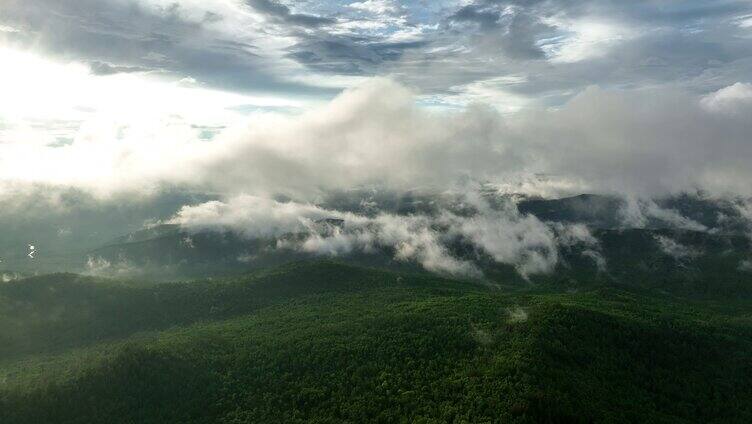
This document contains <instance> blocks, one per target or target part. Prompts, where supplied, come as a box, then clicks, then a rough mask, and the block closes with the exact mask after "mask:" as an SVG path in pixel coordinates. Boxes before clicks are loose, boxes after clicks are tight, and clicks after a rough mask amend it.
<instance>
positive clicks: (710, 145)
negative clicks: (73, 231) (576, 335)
mask: <svg viewBox="0 0 752 424" xmlns="http://www.w3.org/2000/svg"><path fill="white" fill-rule="evenodd" d="M751 37H752V2H750V1H747V0H744V1H738V0H737V1H727V0H721V1H705V0H703V1H700V0H691V1H681V2H680V1H670V0H652V1H635V2H621V1H609V0H600V1H593V0H585V1H569V0H529V1H518V0H517V1H515V0H510V1H501V0H460V1H452V0H440V1H422V0H417V1H413V0H409V1H407V0H406V1H397V0H365V1H328V0H327V1H313V0H305V1H296V2H290V1H284V0H201V1H198V0H185V1H168V0H2V1H1V2H0V61H1V62H2V67H0V92H2V93H3V96H2V98H1V99H0V165H1V167H2V169H1V170H0V180H1V181H2V182H3V185H4V186H5V187H6V191H7V190H8V189H7V187H11V186H12V187H16V188H17V187H19V184H20V185H23V184H50V185H60V186H76V187H84V188H86V189H89V190H92V191H95V192H98V193H100V194H107V193H111V192H117V191H121V190H131V189H134V187H136V186H140V187H154V186H158V185H162V184H168V185H181V184H186V185H191V186H197V187H201V189H202V190H218V191H222V192H224V191H251V192H284V193H296V194H300V193H302V192H308V193H310V192H311V191H316V190H317V189H328V188H342V187H341V186H343V185H345V184H343V183H340V182H338V181H336V180H346V181H347V182H348V183H352V185H358V184H373V183H383V184H386V185H387V186H394V187H399V188H404V187H407V186H410V185H414V186H422V185H425V184H428V183H429V182H431V181H436V180H437V179H438V180H439V182H438V183H437V184H439V185H441V184H449V183H451V182H453V181H457V180H458V179H463V178H465V179H466V178H470V179H474V180H483V181H493V182H496V183H498V184H500V185H504V184H508V183H509V182H510V181H514V182H515V183H514V184H516V186H517V187H520V186H525V185H526V184H528V182H529V181H530V178H531V177H530V176H531V175H532V176H535V175H547V176H549V177H547V178H548V179H547V180H548V181H549V185H554V187H553V188H550V190H548V191H549V192H561V191H562V190H564V191H566V190H569V191H572V192H576V191H583V190H589V191H609V192H620V191H621V192H627V191H628V192H634V193H637V194H649V195H654V194H661V193H666V192H676V191H692V190H705V191H707V190H710V191H713V192H718V193H724V194H728V193H740V194H747V193H742V192H743V191H746V189H745V186H746V184H745V183H744V182H743V181H742V179H743V178H746V177H747V176H749V175H748V174H749V172H748V171H746V169H745V168H746V161H747V160H748V159H750V156H747V154H749V153H750V147H749V144H750V143H749V142H748V140H747V137H746V134H745V132H746V131H747V130H748V129H749V127H748V126H749V124H748V123H747V122H748V119H746V118H747V117H748V115H749V112H750V103H752V100H751V99H752V85H750V83H751V82H752V81H750V77H749V75H752V55H751V54H750V53H751V52H752V42H750V41H751ZM405 117H409V121H407V122H406V121H405V120H406V118H405ZM353 138H357V141H353V140H352V139H353ZM176 168H177V169H176ZM248 168H253V170H251V171H249V173H250V174H253V175H251V176H250V177H249V176H245V175H234V174H236V173H237V174H244V173H246V171H245V170H247V169H248ZM437 168H440V172H437V171H436V169H437ZM186 170H190V172H188V171H186ZM124 175H128V178H124ZM233 175H234V177H233V178H235V179H238V180H240V181H239V182H238V183H230V182H229V181H227V180H229V179H232V178H231V177H229V176H233ZM125 180H128V181H125ZM333 180H334V181H333ZM540 189H541V190H544V191H545V189H544V188H540Z"/></svg>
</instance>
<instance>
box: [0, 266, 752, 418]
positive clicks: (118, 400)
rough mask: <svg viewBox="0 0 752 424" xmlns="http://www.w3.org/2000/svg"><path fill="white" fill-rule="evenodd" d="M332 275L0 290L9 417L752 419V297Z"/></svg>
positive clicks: (324, 271) (2, 412) (2, 397)
mask: <svg viewBox="0 0 752 424" xmlns="http://www.w3.org/2000/svg"><path fill="white" fill-rule="evenodd" d="M714 299H715V300H712V299H710V300H709V299H704V300H703V299H698V298H696V297H693V298H691V299H690V298H687V297H684V296H683V295H681V294H677V293H672V292H671V291H670V290H662V291H661V292H658V291H657V290H654V291H645V290H642V289H626V288H614V287H605V286H602V287H595V286H594V287H588V288H581V289H579V290H574V289H572V288H571V287H570V288H564V287H557V286H556V285H552V284H549V285H534V284H533V285H529V286H527V287H523V288H515V289H511V288H508V287H504V288H502V287H499V286H492V285H482V284H478V283H470V282H462V281H453V280H447V279H441V278H437V277H434V276H430V275H426V274H404V273H394V272H388V271H379V270H375V269H369V268H359V267H354V266H347V265H342V264H337V263H331V262H314V263H299V264H293V265H288V266H285V267H283V268H276V269H273V270H269V271H263V272H258V273H255V274H250V275H246V276H240V277H237V278H233V279H228V280H221V281H204V282H191V283H171V284H151V283H147V282H140V283H133V282H130V283H118V282H111V281H106V280H100V279H92V278H82V277H78V276H74V275H50V276H45V277H36V278H33V279H28V280H21V281H19V282H16V283H8V284H4V285H2V286H0V305H1V306H0V308H1V309H0V320H2V322H1V324H2V325H0V329H2V331H3V333H2V335H1V336H0V337H2V339H3V340H2V344H1V345H2V346H3V350H2V351H1V352H2V353H1V355H2V356H1V357H2V362H1V364H2V365H0V379H2V381H3V385H2V389H0V422H3V423H100V422H101V423H166V422H174V423H214V422H226V423H241V422H242V423H246V422H263V423H269V422H353V423H359V422H426V423H428V422H437V423H443V422H468V423H478V422H718V423H728V422H739V423H744V422H750V420H752V365H750V361H749V357H750V356H751V355H752V313H750V310H752V309H750V306H751V305H750V302H749V301H747V300H743V299H734V298H731V297H729V298H724V299H722V300H718V298H717V297H716V298H714Z"/></svg>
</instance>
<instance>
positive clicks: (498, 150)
mask: <svg viewBox="0 0 752 424" xmlns="http://www.w3.org/2000/svg"><path fill="white" fill-rule="evenodd" d="M700 99H701V97H700V96H696V95H693V94H691V93H687V92H684V91H681V90H675V89H670V90H666V89H654V90H604V89H600V88H595V87H593V88H591V89H589V90H587V91H586V92H584V93H582V94H581V95H579V96H577V97H575V98H574V99H573V100H572V101H570V102H568V103H567V104H565V105H564V106H563V107H561V108H559V109H553V110H551V109H549V110H526V111H521V112H519V113H516V114H513V115H501V114H499V113H498V112H496V111H495V110H493V109H491V108H489V107H484V106H481V105H472V106H469V107H467V108H466V109H464V110H462V111H459V112H453V111H435V110H428V109H425V108H421V107H420V106H418V105H417V104H416V103H415V100H416V97H415V95H414V93H413V92H412V91H411V90H409V89H407V88H405V87H404V86H402V85H400V84H397V83H395V82H394V81H391V80H388V79H381V78H376V79H372V80H369V81H367V82H365V83H364V84H362V85H361V86H359V87H357V88H354V89H349V90H346V91H344V92H343V93H342V94H341V95H340V96H338V97H337V98H335V99H334V100H332V101H331V102H329V103H327V104H324V105H322V106H320V107H318V108H314V109H312V110H309V111H308V112H305V113H302V114H300V115H296V116H284V115H276V114H265V115H261V116H256V117H254V118H252V119H251V120H250V121H249V122H248V123H247V124H244V125H235V126H231V127H229V128H227V129H224V130H221V131H219V132H218V133H216V134H215V135H214V137H213V138H212V141H211V142H210V143H207V142H206V141H205V140H204V139H202V138H201V131H200V130H199V129H197V128H195V127H192V126H190V125H187V123H185V122H180V121H178V122H173V121H166V122H167V125H164V124H159V125H157V126H155V127H153V128H149V130H148V131H133V130H130V129H118V127H111V126H108V125H103V126H102V127H98V126H93V125H92V126H86V127H83V128H82V129H81V130H80V131H79V132H78V134H76V136H75V138H74V141H73V143H72V144H70V145H67V146H62V147H54V148H53V147H46V146H44V145H36V146H34V145H21V144H0V152H2V155H0V164H2V167H1V168H0V179H2V180H4V181H15V182H19V181H26V182H31V183H44V184H56V185H74V186H77V187H84V188H89V189H92V190H94V191H99V192H102V193H107V192H116V191H122V190H136V191H137V190H140V187H151V188H153V187H155V186H159V185H173V186H174V185H179V186H190V187H193V188H195V189H199V190H206V191H212V192H214V191H218V192H223V193H238V192H247V193H251V194H265V195H269V196H273V195H277V194H285V195H288V196H291V197H293V198H298V199H315V198H317V197H319V196H322V195H324V194H325V193H327V192H330V191H332V190H347V189H350V188H353V187H360V186H368V185H375V186H380V187H383V188H388V189H392V190H396V191H404V190H409V189H414V188H421V187H422V188H427V189H433V190H437V191H442V190H445V189H447V188H452V187H453V186H457V184H461V183H462V182H463V181H468V180H470V181H476V182H491V183H497V184H502V185H503V184H506V183H509V182H510V181H515V180H517V179H519V178H523V179H524V177H526V176H530V175H533V174H536V173H537V174H541V173H542V174H544V175H547V176H548V177H547V178H546V182H544V183H543V185H546V184H549V185H550V186H551V187H560V188H562V189H564V190H566V191H568V192H569V193H559V194H579V193H583V192H592V193H616V194H621V195H630V196H633V198H634V199H637V198H648V199H649V198H653V197H659V196H665V195H669V194H672V193H680V192H689V193H693V192H697V191H698V190H700V191H704V192H707V193H709V194H710V195H711V196H714V197H722V196H738V195H742V196H744V195H747V196H748V195H752V192H751V191H750V186H749V184H748V183H747V181H749V179H750V178H752V170H751V169H750V167H749V166H748V164H749V161H750V159H752V145H750V143H749V142H748V137H747V134H749V133H751V132H752V120H750V119H749V116H750V114H752V107H751V106H746V105H739V106H738V107H736V108H735V109H734V110H733V112H729V111H725V110H709V109H707V108H705V107H704V106H702V102H701V100H700ZM103 124H105V123H103ZM132 131H133V132H132ZM19 164H23V166H22V167H20V166H19ZM73 164H75V166H71V165H73ZM28 169H34V172H28ZM123 175H128V178H127V179H124V178H122V176H123ZM562 182H565V183H566V184H564V183H562ZM538 188H539V189H541V188H540V187H538ZM543 191H545V190H543ZM549 194H550V192H549ZM636 205H637V206H638V208H637V215H636V219H642V218H640V216H647V217H648V218H650V219H656V220H659V221H664V222H672V223H673V224H675V225H676V226H679V227H683V228H687V229H694V230H702V229H703V227H702V226H701V225H700V224H698V223H696V222H693V221H691V220H687V219H685V218H683V217H681V216H680V215H677V214H676V213H673V212H671V211H670V210H669V211H666V210H661V209H660V208H658V207H656V206H655V204H653V203H650V202H648V201H642V203H639V202H638V203H636Z"/></svg>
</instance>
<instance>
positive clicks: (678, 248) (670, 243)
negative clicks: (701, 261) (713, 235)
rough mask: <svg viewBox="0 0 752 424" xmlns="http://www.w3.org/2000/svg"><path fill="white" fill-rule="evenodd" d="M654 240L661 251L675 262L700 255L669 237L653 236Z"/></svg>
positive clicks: (697, 251)
mask: <svg viewBox="0 0 752 424" xmlns="http://www.w3.org/2000/svg"><path fill="white" fill-rule="evenodd" d="M654 238H655V241H656V242H657V243H658V247H660V249H661V251H662V252H663V253H665V254H667V255H668V256H671V257H672V258H674V259H676V260H680V261H681V260H686V259H692V258H695V257H697V256H700V255H701V254H702V252H701V251H699V250H697V249H694V248H692V247H689V246H685V245H683V244H681V243H679V242H677V241H676V240H674V239H672V238H670V237H666V236H661V235H655V236H654Z"/></svg>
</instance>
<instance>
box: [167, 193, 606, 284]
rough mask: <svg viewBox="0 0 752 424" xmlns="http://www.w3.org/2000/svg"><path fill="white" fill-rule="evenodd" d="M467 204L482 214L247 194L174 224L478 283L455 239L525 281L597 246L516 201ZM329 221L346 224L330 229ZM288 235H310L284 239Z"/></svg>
mask: <svg viewBox="0 0 752 424" xmlns="http://www.w3.org/2000/svg"><path fill="white" fill-rule="evenodd" d="M464 199H465V202H466V204H467V205H470V206H472V207H474V208H475V210H476V213H474V214H472V215H471V216H464V215H459V214H457V213H454V212H451V211H448V210H444V211H442V212H441V213H439V214H438V215H436V216H429V215H409V216H404V215H395V214H391V213H380V214H378V215H376V216H374V217H366V216H362V215H356V214H353V213H349V212H341V211H337V210H327V209H323V208H321V207H318V206H315V205H312V204H306V203H297V202H278V201H275V200H271V199H267V198H262V197H257V196H250V195H241V196H237V197H233V198H231V199H229V200H227V201H226V202H219V201H214V202H207V203H204V204H200V205H196V206H186V207H184V208H183V209H182V210H181V211H180V212H179V213H178V214H177V215H176V216H175V217H174V218H173V220H172V221H171V222H172V223H177V224H180V225H181V226H182V227H183V228H185V229H187V230H189V231H202V230H213V231H224V230H232V231H234V232H236V233H239V234H242V235H244V236H246V237H250V238H256V237H264V238H278V239H279V241H278V243H277V245H278V247H279V248H289V249H297V250H301V251H305V252H311V253H317V254H322V255H327V256H341V255H347V254H350V253H353V252H366V253H373V252H376V251H390V252H392V254H393V256H394V259H396V260H399V261H413V262H417V263H419V264H421V265H422V266H423V267H424V268H425V269H427V270H429V271H433V272H438V273H443V274H449V275H454V276H464V277H472V278H478V277H480V276H481V275H482V273H481V271H480V269H479V267H478V266H477V265H476V264H475V263H474V262H473V261H472V260H471V259H472V258H471V257H470V258H465V257H462V258H461V257H458V256H457V255H456V254H454V253H452V249H451V245H452V244H453V243H455V242H457V241H460V242H462V243H467V244H469V245H470V246H471V247H472V248H473V249H476V250H477V251H478V252H479V253H483V254H486V255H488V256H490V257H491V258H492V259H493V260H495V261H496V262H499V263H503V264H509V265H513V266H515V267H516V269H517V270H518V271H519V273H520V274H521V275H522V276H524V277H527V276H530V275H533V274H542V273H550V272H551V271H553V270H554V268H555V267H556V265H557V263H558V261H559V253H558V249H559V247H560V246H565V247H571V246H573V245H575V244H583V245H585V246H590V247H592V248H597V241H596V240H595V239H594V238H593V237H592V235H590V233H589V231H587V228H586V227H584V226H581V225H573V226H566V225H563V224H555V229H554V228H552V227H551V226H549V225H547V224H544V223H542V222H541V221H539V220H538V219H537V218H535V217H533V216H525V215H521V214H520V213H519V212H518V211H517V209H516V207H515V206H514V205H513V204H512V203H506V204H505V205H504V206H503V207H501V208H500V209H498V208H497V209H493V208H491V207H490V206H489V205H488V204H487V203H486V201H484V200H482V199H481V198H479V197H477V195H476V194H474V192H473V191H468V192H467V193H466V194H465V196H464ZM327 219H330V220H331V219H336V220H342V221H341V224H331V223H327V222H326V220H327ZM290 234H303V235H305V237H304V238H303V239H302V240H301V239H298V238H296V237H292V238H290V237H283V236H286V235H290Z"/></svg>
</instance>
